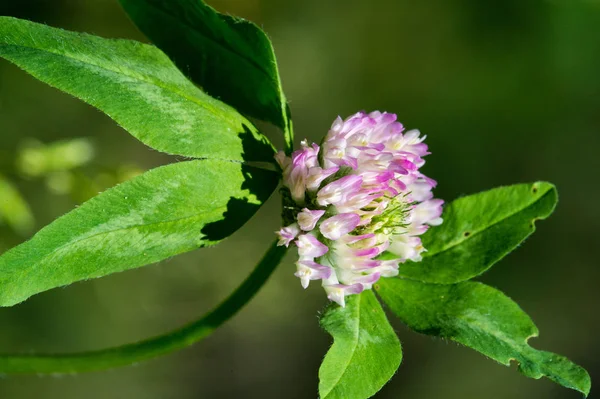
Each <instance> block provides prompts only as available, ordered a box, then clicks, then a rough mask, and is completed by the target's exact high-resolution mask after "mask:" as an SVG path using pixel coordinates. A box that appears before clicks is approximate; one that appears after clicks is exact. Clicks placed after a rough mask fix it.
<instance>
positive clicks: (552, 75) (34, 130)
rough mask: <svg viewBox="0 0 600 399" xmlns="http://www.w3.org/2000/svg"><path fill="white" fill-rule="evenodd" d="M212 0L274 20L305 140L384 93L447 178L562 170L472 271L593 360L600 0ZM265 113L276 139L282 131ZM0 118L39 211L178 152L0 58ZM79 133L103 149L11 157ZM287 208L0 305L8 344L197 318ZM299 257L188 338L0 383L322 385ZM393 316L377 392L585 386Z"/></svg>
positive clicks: (110, 31)
mask: <svg viewBox="0 0 600 399" xmlns="http://www.w3.org/2000/svg"><path fill="white" fill-rule="evenodd" d="M209 3H210V4H211V5H213V6H215V7H216V8H217V9H219V10H221V11H226V12H229V13H231V14H235V15H240V16H243V17H246V18H248V19H251V20H253V21H256V22H257V23H259V24H260V25H261V26H262V27H263V28H264V29H265V30H266V31H267V32H268V34H269V35H270V37H271V38H272V40H273V42H274V45H275V49H276V52H277V55H278V58H279V64H280V70H281V73H282V78H283V83H284V87H285V91H286V93H287V96H288V98H289V100H290V103H291V107H292V111H293V115H294V122H295V128H296V135H297V137H298V140H300V139H302V138H304V137H306V138H308V139H311V140H315V141H318V140H320V138H321V136H322V135H323V134H325V133H326V131H327V129H328V128H329V126H330V124H331V122H332V121H333V119H334V118H335V117H336V116H337V115H342V116H344V117H345V116H347V115H349V114H352V113H354V112H356V111H358V110H361V109H364V110H375V109H379V110H387V111H389V112H394V113H397V114H398V116H399V119H400V120H401V121H402V122H403V123H404V124H405V126H407V127H408V128H419V129H420V130H421V131H422V132H424V133H425V134H427V135H428V139H427V143H428V144H429V145H430V149H431V151H432V153H433V155H431V156H429V157H428V161H427V165H426V166H425V172H426V173H427V174H428V175H429V176H432V177H434V178H435V179H437V180H438V181H439V187H438V189H437V191H436V194H437V196H438V197H441V198H444V199H446V200H452V199H454V198H456V197H457V196H460V195H463V194H469V193H473V192H477V191H481V190H485V189H489V188H492V187H495V186H498V185H506V184H512V183H518V182H529V181H534V180H548V181H551V182H553V183H555V184H556V185H557V186H558V190H559V194H560V204H559V207H558V209H557V211H556V213H555V214H554V215H553V216H552V217H551V218H550V219H549V220H546V221H542V222H539V223H538V232H536V233H535V234H534V235H533V236H532V237H531V238H530V239H528V240H527V243H526V245H524V246H523V247H522V248H519V249H518V250H517V251H516V252H515V253H513V254H511V255H510V256H509V257H508V258H506V259H504V260H503V261H502V262H500V263H499V264H497V265H496V266H495V267H494V268H493V269H492V270H491V271H489V272H488V273H486V274H485V275H484V276H483V277H482V278H481V280H483V281H485V282H487V283H488V284H490V285H492V286H495V287H497V288H500V289H502V290H503V291H504V292H505V293H506V294H507V295H509V296H510V297H512V298H513V299H514V300H516V301H517V302H518V303H519V304H520V305H521V306H522V307H523V308H524V310H526V311H527V312H528V313H529V314H530V315H531V317H532V318H533V319H534V321H535V322H536V324H537V325H538V327H539V328H540V330H541V337H540V338H537V339H534V340H532V344H533V345H534V346H536V347H538V348H542V349H547V350H551V351H554V352H557V353H560V354H564V355H567V356H568V357H570V358H571V359H572V360H573V361H575V362H577V363H579V364H581V365H582V366H584V367H586V368H587V369H588V371H590V373H591V375H592V379H594V376H596V377H600V360H599V359H600V340H598V338H597V335H598V329H599V327H600V311H599V309H598V305H600V302H599V300H600V293H599V284H598V282H599V279H600V267H599V266H600V265H599V262H598V259H600V245H599V244H598V243H597V242H596V239H597V238H598V230H599V228H600V207H599V206H598V201H599V199H600V185H599V184H598V183H599V181H598V177H599V172H600V161H599V156H598V151H599V150H600V135H599V134H598V133H599V130H600V77H599V71H600V1H597V0H595V1H592V0H588V1H584V0H553V1H549V0H487V1H482V0H425V1H420V2H415V1H408V0H398V1H393V0H371V1H369V2H366V1H358V0H346V1H333V0H330V1H322V0H320V1H319V0H303V1H300V0H213V1H209ZM0 15H10V16H17V17H21V18H26V19H30V20H33V21H37V22H43V23H47V24H49V25H52V26H58V27H63V28H65V29H71V30H76V31H86V32H89V33H93V34H97V35H100V36H104V37H124V38H132V39H138V40H145V39H144V37H143V36H142V35H141V34H140V33H139V32H138V31H137V30H136V28H135V27H134V26H133V24H132V23H131V22H130V21H129V20H128V19H127V16H126V15H125V13H124V12H123V11H122V10H121V9H120V7H119V5H118V3H117V1H116V0H87V1H81V0H20V1H9V0H3V1H2V2H0ZM266 130H267V131H268V134H269V135H270V137H272V139H273V141H274V142H275V143H276V144H277V145H278V146H281V144H282V140H281V138H280V136H279V135H278V133H277V132H275V131H273V130H272V129H270V128H266ZM0 132H1V137H0V140H1V141H0V173H2V174H3V175H4V176H5V177H6V178H7V179H8V180H9V181H11V182H13V183H14V184H16V187H17V188H18V190H19V191H20V192H21V193H22V195H23V196H24V197H25V198H26V200H27V201H28V203H29V204H30V207H31V211H32V213H33V215H34V216H35V228H34V230H36V229H39V228H41V227H42V226H44V225H45V224H47V223H48V222H50V221H51V220H53V219H54V218H56V217H57V216H59V215H61V214H63V213H65V212H67V211H68V210H70V209H72V208H73V207H74V206H76V205H77V204H78V203H79V202H81V201H82V200H84V199H85V198H87V197H88V196H89V195H92V194H93V193H96V192H98V191H101V190H103V189H105V188H107V187H108V186H110V185H112V184H114V183H116V182H117V181H120V180H123V179H125V178H127V176H130V175H132V174H135V172H136V170H137V169H142V170H143V169H148V168H152V167H155V166H157V165H160V164H164V163H168V162H172V161H175V160H176V158H170V157H167V156H164V155H161V154H159V153H157V152H156V151H153V150H150V149H148V148H146V147H145V146H144V145H142V144H140V143H139V142H136V140H134V139H133V138H132V137H131V136H129V135H128V134H127V133H126V132H124V131H123V130H121V129H120V128H119V127H118V126H117V125H116V124H115V123H114V122H112V121H111V120H110V119H109V118H108V117H106V116H104V115H103V114H101V113H100V112H98V111H96V110H95V109H93V108H91V107H89V106H87V105H85V104H83V103H81V102H79V101H77V100H75V99H74V98H71V97H70V96H68V95H65V94H61V93H60V92H58V91H56V90H54V89H52V88H50V87H47V86H45V85H44V84H42V83H39V82H37V81H36V80H34V79H33V78H31V77H29V76H27V75H26V74H25V73H23V72H21V71H20V70H18V69H17V68H16V67H14V66H12V65H11V64H9V63H8V62H5V61H0ZM72 138H86V139H87V140H88V141H87V142H88V143H91V145H92V146H93V149H94V154H95V157H94V158H93V159H92V160H91V161H89V160H86V161H89V162H87V163H85V162H82V163H84V165H83V166H81V167H78V168H77V169H76V170H75V171H74V172H72V173H71V172H69V173H67V174H64V173H63V174H62V175H60V174H59V175H58V177H57V178H52V177H50V178H45V180H44V179H43V178H40V177H36V176H35V173H34V174H31V173H29V174H27V173H24V172H23V168H15V164H16V158H17V154H19V153H21V154H22V151H23V148H24V146H25V147H26V148H30V147H31V146H32V143H31V141H30V140H31V139H35V140H37V141H39V142H42V143H51V142H54V141H56V140H66V139H72ZM35 145H37V146H39V144H35ZM35 145H34V147H35ZM90 159H91V158H90ZM53 176H54V175H53ZM61 176H62V178H61ZM65 176H66V177H65ZM52 179H54V180H52ZM61 179H62V180H61ZM65 179H67V180H66V183H65ZM73 181H75V182H76V184H75V183H73ZM53 182H54V183H53ZM69 182H70V183H69ZM57 187H58V188H57ZM278 214H279V198H278V197H277V196H273V198H271V200H270V202H269V203H268V204H267V206H265V207H264V208H263V209H261V211H260V212H259V213H258V214H257V215H256V217H255V218H254V219H252V220H251V221H250V222H249V223H248V224H247V225H246V226H245V227H244V228H243V229H242V230H240V231H239V232H237V233H236V234H235V235H234V236H232V237H231V238H230V239H228V240H226V241H225V242H224V243H222V244H220V245H218V246H217V247H215V248H211V249H203V250H199V251H196V252H194V253H191V254H187V255H183V256H179V257H176V258H173V259H170V260H167V261H164V262H161V263H160V264H158V265H152V266H148V267H145V268H141V269H138V270H135V271H130V272H126V273H121V274H117V275H112V276H109V277H107V278H103V279H100V280H95V281H89V282H85V283H79V284H75V285H73V286H70V287H68V288H64V289H56V290H53V291H50V292H47V293H44V294H40V295H37V296H35V297H33V298H31V299H30V300H28V301H27V302H25V303H23V304H21V305H19V306H16V307H14V308H7V309H0V326H1V328H0V352H6V351H11V352H14V351H23V352H32V351H78V350H86V349H96V348H103V347H106V346H109V345H116V344H121V343H125V342H129V341H135V340H138V339H141V338H145V337H148V336H151V335H154V334H158V333H162V332H165V331H168V330H170V329H172V328H175V327H177V326H179V325H181V324H183V323H185V322H187V321H190V320H192V319H195V318H197V317H199V316H200V315H202V314H203V313H204V312H205V311H206V310H208V309H210V308H211V307H212V306H214V305H215V304H216V303H218V302H219V301H220V300H221V299H222V298H224V297H225V296H226V295H227V294H228V293H229V292H230V291H231V290H232V289H233V288H234V287H235V286H236V285H237V284H238V283H239V282H240V281H241V280H243V278H244V277H245V275H246V274H247V273H248V272H249V271H250V270H251V269H252V267H253V266H254V264H255V262H256V261H257V260H258V259H259V258H260V256H261V254H262V253H263V251H264V250H265V249H266V248H267V246H268V245H269V243H270V241H271V240H272V239H273V231H274V230H276V229H277V228H278V224H279V222H278ZM30 222H31V221H29V222H28V221H27V220H25V221H24V222H23V223H24V224H22V225H21V229H20V233H16V232H15V229H14V228H10V227H8V226H7V225H3V226H0V251H4V250H6V249H7V248H9V247H11V246H13V245H15V244H17V243H18V242H20V241H22V240H24V239H26V237H27V236H28V235H30V234H31V230H29V232H27V231H28V223H29V224H30ZM17 230H19V229H17ZM293 272H294V267H293V256H290V257H288V258H287V261H286V262H285V263H283V264H282V265H281V266H280V267H279V269H278V270H277V271H276V273H275V275H274V277H273V278H272V279H271V280H270V282H269V283H268V285H267V286H266V287H265V289H263V291H262V292H260V294H259V295H258V296H257V297H256V298H255V299H254V300H253V301H252V302H251V303H250V304H249V306H247V307H246V308H245V309H243V311H242V312H241V313H240V314H238V315H237V316H236V317H235V318H234V319H232V320H231V321H230V322H228V323H227V324H226V325H225V326H224V327H222V328H221V329H220V330H218V331H217V332H216V333H215V334H214V335H212V336H211V337H209V338H208V339H207V340H205V341H204V342H202V343H200V344H198V345H195V346H194V347H192V348H189V349H187V350H184V351H182V352H179V353H175V354H172V355H169V356H166V357H163V358H159V359H157V360H154V361H150V362H147V363H143V364H138V365H135V366H131V367H126V368H121V369H116V370H109V371H106V372H99V373H92V374H85V375H80V376H61V377H38V376H18V377H14V376H3V377H0V398H3V399H4V398H8V399H13V398H15V399H27V398H51V399H54V398H61V399H63V398H64V399H71V398H87V399H100V398H128V399H137V398H144V399H154V398H178V399H179V398H181V399H185V398H315V397H316V396H317V390H316V389H317V383H318V381H317V370H318V367H319V364H320V362H321V360H322V358H323V356H324V354H325V352H326V350H327V347H328V346H329V344H330V338H329V336H327V335H326V334H325V333H324V332H322V331H321V330H320V328H319V326H318V323H317V313H318V312H319V311H320V310H321V309H322V308H323V307H324V305H325V304H326V299H325V295H324V294H323V292H322V290H321V289H320V287H318V286H317V285H316V284H315V285H314V286H313V287H310V288H309V289H308V290H307V291H306V292H305V291H303V290H302V288H301V287H300V284H299V281H298V280H297V279H296V278H295V277H294V276H293ZM393 322H394V326H395V327H396V329H397V330H398V333H399V335H400V338H401V340H402V342H403V347H404V361H403V364H402V366H401V367H400V370H399V372H398V373H397V375H396V376H395V377H394V378H393V379H392V381H391V383H390V384H388V385H387V386H386V387H385V388H384V389H383V390H382V391H381V392H380V394H379V395H378V396H377V397H380V398H409V399H413V398H419V399H421V398H426V399H428V398H444V399H452V398H492V399H496V398H578V397H580V396H579V395H578V394H577V393H575V392H574V391H568V390H566V389H564V388H560V387H559V386H557V385H554V384H553V383H551V382H549V381H548V380H541V381H535V380H529V379H527V378H525V377H523V376H521V375H520V374H519V373H517V372H516V371H515V367H511V368H507V367H504V366H501V365H498V364H495V363H494V362H492V361H490V360H487V359H485V358H484V357H482V356H480V355H479V354H477V353H475V352H472V351H471V350H469V349H466V348H462V347H458V346H457V345H455V344H453V343H448V342H445V341H441V340H435V339H431V338H429V337H425V336H420V335H417V334H414V333H412V332H410V331H408V330H407V329H406V328H404V327H403V326H402V325H401V324H400V323H397V322H396V321H393ZM591 397H592V398H593V397H594V390H592V395H591Z"/></svg>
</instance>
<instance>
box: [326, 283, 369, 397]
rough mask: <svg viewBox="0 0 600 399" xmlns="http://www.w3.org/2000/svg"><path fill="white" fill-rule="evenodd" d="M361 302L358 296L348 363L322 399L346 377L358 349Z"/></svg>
mask: <svg viewBox="0 0 600 399" xmlns="http://www.w3.org/2000/svg"><path fill="white" fill-rule="evenodd" d="M362 300H363V297H362V295H360V294H359V296H358V306H357V317H356V320H357V322H358V327H357V329H356V330H357V332H356V336H355V337H353V338H354V341H353V342H354V343H355V345H353V347H352V353H351V354H350V357H349V358H348V361H347V362H346V364H345V367H344V371H343V372H342V373H341V374H340V376H339V377H338V378H337V380H336V381H335V383H333V384H332V388H331V389H330V390H329V392H327V393H326V394H325V395H323V399H325V398H327V397H328V396H329V394H330V393H331V392H333V391H334V389H335V387H337V386H338V384H339V382H340V381H341V380H342V377H344V375H346V372H347V371H348V366H349V365H350V363H352V359H353V358H354V355H355V354H356V348H358V342H359V337H360V322H361V320H360V308H361V307H362Z"/></svg>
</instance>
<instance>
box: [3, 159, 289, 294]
mask: <svg viewBox="0 0 600 399" xmlns="http://www.w3.org/2000/svg"><path fill="white" fill-rule="evenodd" d="M276 185H277V175H276V174H275V173H274V172H269V171H266V170H263V169H257V168H252V167H249V166H245V165H243V164H241V163H237V162H227V161H218V160H196V161H188V162H181V163H176V164H171V165H167V166H162V167H159V168H156V169H153V170H151V171H149V172H146V173H145V174H143V175H141V176H138V177H136V178H134V179H132V180H130V181H128V182H125V183H123V184H120V185H118V186H116V187H114V188H112V189H109V190H107V191H105V192H103V193H102V194H100V195H98V196H97V197H95V198H92V199H91V200H90V201H88V202H86V203H84V204H83V205H81V206H80V207H78V208H77V209H75V210H73V211H71V212H70V213H68V214H67V215H65V216H63V217H61V218H59V219H57V220H56V221H54V222H53V223H51V224H50V225H48V226H47V227H46V228H44V229H42V230H41V231H40V232H39V233H37V234H36V235H35V236H34V237H33V238H32V239H31V240H30V241H28V242H26V243H24V244H22V245H20V246H18V247H15V248H13V249H12V250H10V251H8V252H6V253H5V254H3V255H2V256H0V306H10V305H14V304H16V303H19V302H21V301H23V300H25V299H27V298H28V297H29V296H31V295H34V294H36V293H39V292H42V291H46V290H49V289H51V288H55V287H60V286H63V285H67V284H70V283H73V282H76V281H80V280H85V279H90V278H94V277H101V276H105V275H108V274H111V273H115V272H120V271H124V270H127V269H132V268H135V267H139V266H143V265H147V264H150V263H154V262H158V261H160V260H162V259H165V258H168V257H170V256H174V255H177V254H179V253H182V252H186V251H191V250H193V249H196V248H199V247H203V246H208V245H212V244H215V243H217V242H219V241H221V240H222V239H224V238H226V237H227V236H229V235H230V234H231V233H233V232H234V231H236V230H237V229H238V228H239V227H241V226H242V225H243V224H244V223H245V222H246V221H247V220H248V219H249V218H250V217H251V216H252V215H253V214H254V212H255V211H256V210H257V209H258V208H259V207H260V205H261V204H262V203H263V202H264V201H265V200H266V199H267V198H268V197H269V195H270V194H271V192H272V191H273V190H274V189H275V186H276Z"/></svg>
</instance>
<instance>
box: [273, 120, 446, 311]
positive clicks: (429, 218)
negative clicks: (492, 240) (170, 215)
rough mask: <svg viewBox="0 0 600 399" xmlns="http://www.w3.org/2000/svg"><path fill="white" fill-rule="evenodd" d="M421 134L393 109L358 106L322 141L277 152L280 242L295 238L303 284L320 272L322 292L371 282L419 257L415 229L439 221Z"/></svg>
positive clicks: (340, 297)
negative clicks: (359, 108) (370, 109)
mask: <svg viewBox="0 0 600 399" xmlns="http://www.w3.org/2000/svg"><path fill="white" fill-rule="evenodd" d="M424 139H425V136H421V135H420V133H419V131H418V130H409V131H407V132H404V127H403V126H402V124H400V123H399V122H397V121H396V115H394V114H389V113H386V112H384V113H381V112H378V111H376V112H372V113H370V114H366V113H364V112H359V113H357V114H355V115H352V116H351V117H349V118H347V119H346V120H342V119H341V118H339V117H338V118H337V119H336V120H335V121H334V123H333V125H332V126H331V129H330V130H329V132H328V133H327V136H326V137H325V138H324V140H323V142H322V143H321V145H320V146H319V145H317V144H314V143H312V144H310V145H309V144H308V142H306V141H303V142H302V148H301V149H299V150H297V151H295V152H294V153H293V154H292V156H291V157H287V156H285V154H284V153H283V152H279V153H278V154H277V155H276V156H275V158H276V160H277V162H278V163H279V165H280V167H281V169H282V170H283V184H284V186H285V189H284V198H285V204H284V220H285V222H286V223H289V225H288V226H286V227H283V228H282V229H281V230H279V231H278V232H277V234H278V236H279V238H280V240H279V245H285V246H288V245H290V244H291V243H294V244H295V245H296V247H297V248H298V255H299V259H298V262H297V263H296V273H295V275H296V276H297V277H298V278H300V281H301V284H302V286H303V287H304V288H306V287H308V285H309V283H310V281H311V280H322V285H323V288H324V289H325V292H326V293H327V297H328V298H329V299H330V300H332V301H335V302H337V303H338V304H340V305H341V306H344V305H345V297H346V296H348V295H351V294H358V293H360V292H362V291H363V290H365V289H370V288H371V287H372V286H373V284H374V283H375V282H376V281H377V280H379V278H381V277H392V276H395V275H397V274H398V267H399V265H400V263H403V262H405V261H407V260H411V261H415V262H418V261H420V260H421V254H422V252H423V251H425V248H423V245H422V244H421V239H420V237H419V236H420V235H421V234H423V233H424V232H425V231H427V229H428V228H429V226H436V225H439V224H441V223H442V219H441V218H440V215H441V214H442V204H443V201H442V200H440V199H434V198H433V194H432V192H431V191H432V189H433V188H434V187H435V186H436V182H435V181H434V180H432V179H430V178H428V177H427V176H425V175H423V174H422V173H421V172H419V169H420V168H421V167H422V166H423V164H424V163H425V161H424V160H423V157H424V156H425V155H427V154H429V152H427V145H426V144H425V143H423V140H424Z"/></svg>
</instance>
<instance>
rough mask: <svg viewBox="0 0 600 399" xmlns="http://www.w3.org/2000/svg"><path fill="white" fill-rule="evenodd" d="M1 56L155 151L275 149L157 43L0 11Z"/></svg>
mask: <svg viewBox="0 0 600 399" xmlns="http://www.w3.org/2000/svg"><path fill="white" fill-rule="evenodd" d="M0 57H3V58H5V59H7V60H9V61H11V62H13V63H14V64H16V65H18V66H19V67H21V68H23V69H24V70H25V71H27V72H29V73H30V74H31V75H33V76H34V77H36V78H37V79H39V80H41V81H43V82H45V83H47V84H49V85H51V86H53V87H56V88H57V89H60V90H62V91H64V92H67V93H69V94H72V95H74V96H75V97H78V98H80V99H81V100H83V101H85V102H87V103H88V104H91V105H93V106H94V107H96V108H98V109H99V110H101V111H103V112H105V113H106V114H107V115H108V116H110V117H111V118H112V119H114V120H115V121H116V122H118V123H119V124H120V125H121V126H123V128H125V129H126V130H127V131H128V132H129V133H131V134H132V135H133V136H135V137H136V138H137V139H139V140H140V141H142V142H143V143H145V144H147V145H149V146H150V147H152V148H155V149H157V150H159V151H163V152H166V153H170V154H178V155H184V156H189V157H197V158H212V159H227V160H237V161H272V157H273V154H274V149H273V148H272V146H271V145H270V144H269V142H268V140H267V139H266V138H265V137H264V136H262V135H260V134H259V133H258V132H257V131H256V128H255V127H253V125H252V124H251V123H250V122H248V121H247V120H246V119H245V118H244V117H243V116H241V115H240V114H239V113H238V112H237V111H235V110H234V109H233V108H231V107H230V106H228V105H226V104H224V103H222V102H220V101H218V100H216V99H214V98H212V97H210V96H209V95H207V94H206V93H204V92H202V90H200V89H199V88H198V87H196V86H195V85H194V84H193V83H192V82H190V81H189V80H188V79H187V78H186V77H185V76H184V75H183V74H182V73H181V72H180V71H179V70H178V69H177V67H176V66H175V65H174V64H173V63H172V62H171V60H170V59H169V58H168V57H167V56H166V55H165V54H163V53H162V52H161V51H160V50H159V49H157V48H156V47H154V46H150V45H146V44H142V43H138V42H135V41H131V40H113V39H103V38H100V37H96V36H91V35H87V34H80V33H75V32H68V31H64V30H62V29H57V28H51V27H48V26H45V25H41V24H37V23H33V22H29V21H23V20H19V19H15V18H10V17H0Z"/></svg>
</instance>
